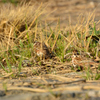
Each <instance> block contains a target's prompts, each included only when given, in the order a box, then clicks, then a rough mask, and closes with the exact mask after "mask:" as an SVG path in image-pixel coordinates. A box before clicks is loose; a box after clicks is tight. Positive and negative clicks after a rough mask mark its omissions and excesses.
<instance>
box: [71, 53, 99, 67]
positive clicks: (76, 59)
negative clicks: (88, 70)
mask: <svg viewBox="0 0 100 100" xmlns="http://www.w3.org/2000/svg"><path fill="white" fill-rule="evenodd" d="M72 64H73V66H74V67H76V66H81V67H84V66H91V65H92V66H94V65H97V63H96V62H94V61H93V60H92V59H91V58H87V57H84V56H83V55H78V54H75V53H74V54H73V55H72Z"/></svg>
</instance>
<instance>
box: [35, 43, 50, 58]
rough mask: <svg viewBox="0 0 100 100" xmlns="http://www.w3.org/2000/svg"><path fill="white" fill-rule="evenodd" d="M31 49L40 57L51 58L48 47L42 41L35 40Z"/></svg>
mask: <svg viewBox="0 0 100 100" xmlns="http://www.w3.org/2000/svg"><path fill="white" fill-rule="evenodd" d="M33 49H34V54H36V55H37V56H39V57H42V59H44V58H45V59H47V58H51V53H50V51H49V48H48V46H47V45H46V44H45V43H44V42H42V43H41V42H38V41H35V43H34V47H33Z"/></svg>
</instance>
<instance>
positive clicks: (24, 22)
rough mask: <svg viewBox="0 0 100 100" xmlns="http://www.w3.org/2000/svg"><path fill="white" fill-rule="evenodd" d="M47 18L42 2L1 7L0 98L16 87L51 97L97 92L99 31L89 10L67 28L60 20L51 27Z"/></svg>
mask: <svg viewBox="0 0 100 100" xmlns="http://www.w3.org/2000/svg"><path fill="white" fill-rule="evenodd" d="M45 12H46V13H45ZM48 16H49V14H48V15H47V11H46V6H45V4H42V3H41V4H40V5H39V6H36V5H31V4H30V3H21V4H18V5H16V6H13V5H12V4H5V5H1V7H0V52H1V54H0V87H1V91H3V92H1V96H4V95H12V94H18V93H20V92H19V91H23V93H24V92H27V91H28V92H35V93H40V92H41V93H44V92H49V93H51V94H52V95H55V92H59V91H64V90H67V91H76V90H77V91H78V92H82V91H84V90H96V91H97V90H100V88H99V86H100V84H96V83H97V82H98V83H99V80H100V30H99V29H97V28H96V24H98V23H99V22H95V20H94V19H95V16H94V12H92V13H90V14H88V16H87V18H86V17H83V15H80V16H79V18H78V19H79V20H78V22H77V23H76V25H75V26H73V27H72V26H71V24H69V28H68V27H67V30H66V28H64V29H62V28H61V25H60V19H58V21H57V22H56V23H57V24H56V26H55V27H53V28H52V27H51V26H50V25H49V24H48V23H47V22H46V21H45V20H44V18H47V17H48ZM42 18H43V19H42ZM37 45H38V46H37ZM96 80H98V81H96ZM2 93H3V94H2ZM58 94H59V93H58ZM58 94H57V97H58V98H59V96H58ZM98 95H99V93H98ZM54 97H55V98H57V97H56V96H54Z"/></svg>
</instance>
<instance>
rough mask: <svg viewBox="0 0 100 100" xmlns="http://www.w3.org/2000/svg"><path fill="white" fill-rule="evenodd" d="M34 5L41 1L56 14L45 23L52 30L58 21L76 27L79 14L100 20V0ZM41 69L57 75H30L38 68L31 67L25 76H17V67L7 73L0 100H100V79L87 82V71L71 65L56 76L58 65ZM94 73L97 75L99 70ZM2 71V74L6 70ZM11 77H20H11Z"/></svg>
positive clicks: (0, 82) (58, 0)
mask: <svg viewBox="0 0 100 100" xmlns="http://www.w3.org/2000/svg"><path fill="white" fill-rule="evenodd" d="M32 2H33V3H36V5H40V3H41V2H43V3H47V4H48V6H47V9H46V11H47V12H51V11H53V12H52V13H51V14H50V15H49V16H48V17H46V21H47V23H50V26H51V27H55V26H56V24H57V21H58V20H59V18H60V26H61V28H62V29H63V28H65V27H67V26H69V25H72V26H74V25H76V24H77V22H78V20H80V19H78V18H79V17H78V16H79V15H80V14H81V15H82V16H85V18H87V17H88V14H89V13H92V12H93V11H94V10H95V12H94V14H93V15H95V21H96V22H97V21H99V20H100V0H32ZM99 27H100V24H97V28H99ZM42 67H43V66H42ZM42 67H41V68H40V69H38V72H39V73H41V72H42V70H43V69H45V70H46V71H47V70H51V72H53V74H55V73H56V75H55V76H53V75H50V74H48V75H45V74H44V73H42V75H43V76H42V75H41V74H40V75H39V76H36V75H35V73H34V74H33V72H32V73H31V70H32V69H35V67H34V68H33V67H29V66H28V68H27V66H26V67H25V68H23V71H22V73H17V71H16V68H15V69H14V73H10V74H9V75H8V74H7V75H6V74H5V75H4V77H2V78H0V87H1V89H0V100H18V99H20V100H51V99H53V100H100V80H94V81H93V80H86V74H87V73H86V72H85V71H82V72H78V71H77V72H74V70H71V68H70V66H69V67H68V64H65V65H62V66H60V67H59V68H58V72H55V73H54V70H55V68H57V65H55V66H54V67H53V68H49V67H50V66H47V67H46V68H47V69H46V68H44V67H43V68H42ZM36 69H37V67H36ZM52 70H53V71H52ZM61 70H62V71H61ZM93 70H94V71H95V72H96V68H93ZM46 71H44V72H46ZM0 72H2V73H3V70H0ZM12 74H14V75H15V76H18V78H16V79H15V78H11V77H10V76H11V75H12ZM83 76H85V78H84V77H83ZM6 87H9V88H7V90H6Z"/></svg>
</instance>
